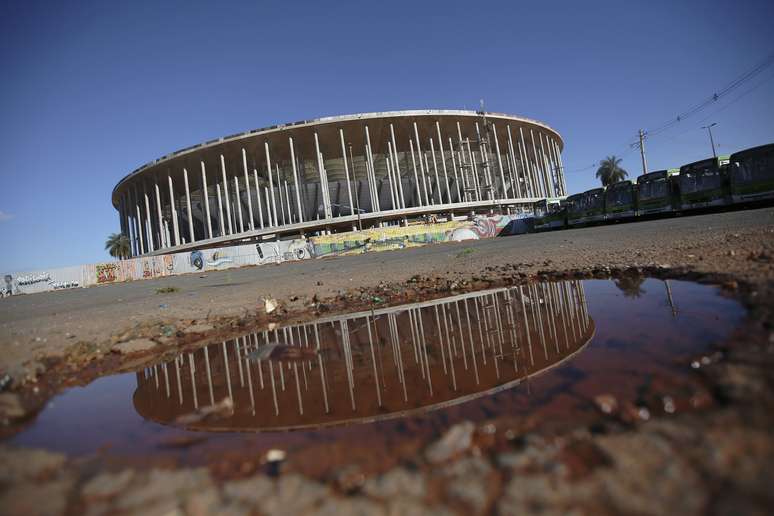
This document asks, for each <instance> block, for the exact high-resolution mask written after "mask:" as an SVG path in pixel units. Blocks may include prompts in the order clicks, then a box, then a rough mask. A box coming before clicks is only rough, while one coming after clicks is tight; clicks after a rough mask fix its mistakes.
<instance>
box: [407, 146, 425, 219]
mask: <svg viewBox="0 0 774 516" xmlns="http://www.w3.org/2000/svg"><path fill="white" fill-rule="evenodd" d="M409 148H410V149H411V164H412V166H413V168H414V184H415V185H416V189H417V199H418V200H419V205H420V206H425V205H427V188H425V201H424V202H423V201H422V185H420V184H419V176H417V160H416V159H415V158H414V141H413V140H412V139H411V138H409ZM419 166H420V168H421V167H422V159H421V158H420V159H419Z"/></svg>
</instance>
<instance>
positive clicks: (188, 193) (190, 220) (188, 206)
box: [183, 168, 196, 242]
mask: <svg viewBox="0 0 774 516" xmlns="http://www.w3.org/2000/svg"><path fill="white" fill-rule="evenodd" d="M183 185H184V186H185V207H186V213H188V235H189V236H188V238H190V239H191V242H196V235H195V234H194V223H193V215H192V214H191V190H190V189H189V188H188V170H187V169H185V168H183Z"/></svg>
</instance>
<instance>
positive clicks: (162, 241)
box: [153, 178, 170, 248]
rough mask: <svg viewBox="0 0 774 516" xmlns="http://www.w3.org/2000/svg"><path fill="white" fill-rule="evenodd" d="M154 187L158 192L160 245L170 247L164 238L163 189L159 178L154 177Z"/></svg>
mask: <svg viewBox="0 0 774 516" xmlns="http://www.w3.org/2000/svg"><path fill="white" fill-rule="evenodd" d="M153 189H154V191H155V192H156V214H157V215H158V219H157V220H158V227H159V233H158V235H159V240H158V242H159V247H160V248H164V247H169V245H170V243H169V242H167V241H166V239H165V238H164V231H163V229H162V227H161V226H162V221H163V220H164V217H163V216H162V212H161V210H162V202H161V191H160V190H159V182H158V179H157V178H154V179H153Z"/></svg>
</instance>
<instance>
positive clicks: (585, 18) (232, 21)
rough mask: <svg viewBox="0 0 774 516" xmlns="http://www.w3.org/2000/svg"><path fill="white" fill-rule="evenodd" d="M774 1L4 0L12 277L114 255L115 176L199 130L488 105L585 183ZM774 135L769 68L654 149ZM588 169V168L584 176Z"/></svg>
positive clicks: (696, 148)
mask: <svg viewBox="0 0 774 516" xmlns="http://www.w3.org/2000/svg"><path fill="white" fill-rule="evenodd" d="M772 19H774V3H772V2H771V1H770V0H763V1H757V2H756V1H738V2H730V1H729V2H717V1H696V2H688V1H687V2H660V1H657V2H640V3H637V4H635V3H634V2H620V1H616V2H612V1H611V2H594V1H589V2H577V1H572V2H561V1H560V2H512V1H511V2H503V3H498V2H493V1H490V2H484V3H475V2H470V1H466V2H459V3H457V2H453V1H449V0H446V1H443V2H417V1H413V2H405V3H404V2H400V1H394V2H388V3H373V4H371V3H363V2H308V3H306V2H303V3H302V2H296V3H294V2H289V1H285V2H276V3H270V2H250V3H244V4H238V3H233V4H229V3H227V2H222V3H215V2H172V1H169V2H148V3H144V2H123V3H120V4H119V3H116V2H95V3H93V4H90V3H89V2H85V1H82V2H64V3H63V2H51V3H50V4H49V3H46V2H42V1H41V2H22V1H18V2H3V3H2V6H0V64H1V65H2V69H3V70H4V73H3V77H4V79H3V80H2V81H0V113H1V114H2V116H0V156H2V166H0V178H1V179H2V182H1V183H0V184H1V185H2V186H0V192H2V194H3V195H2V196H0V242H2V250H3V252H2V253H0V271H19V270H29V269H40V268H44V267H54V266H62V265H70V264H77V263H86V262H94V261H99V260H102V259H105V258H106V257H107V254H106V253H105V251H104V249H103V246H104V241H105V237H106V236H107V235H108V234H109V233H111V232H113V231H118V229H119V224H118V217H117V215H116V212H115V211H114V209H113V208H112V206H111V204H110V192H111V190H112V188H113V186H114V185H115V183H116V182H117V181H118V180H119V179H120V178H122V177H123V176H124V175H125V174H126V173H128V172H129V171H131V170H133V169H135V168H136V167H137V166H139V165H141V164H143V163H145V162H147V161H150V160H152V159H155V158H157V157H159V156H162V155H164V154H167V153H168V152H170V151H173V150H177V149H179V148H182V147H186V146H189V145H192V144H195V143H199V142H202V141H204V140H208V139H211V138H215V137H219V136H224V135H227V134H233V133H236V132H240V131H244V130H249V129H254V128H258V127H263V126H267V125H273V124H275V123H282V122H292V121H296V120H302V119H308V118H313V117H318V116H326V115H335V114H347V113H356V112H363V111H383V110H396V109H421V108H452V109H454V108H468V109H475V108H477V107H478V101H479V99H480V98H483V99H485V101H486V107H487V109H488V110H490V111H499V112H506V113H512V114H518V115H524V116H528V117H532V118H536V119H538V120H542V121H545V122H547V123H549V124H550V125H552V126H553V127H555V128H556V129H557V130H558V131H559V132H560V133H561V134H562V136H563V137H564V140H565V143H566V147H565V150H564V154H563V157H564V163H565V167H566V168H567V171H568V172H567V183H568V188H569V189H570V191H571V192H575V191H582V190H586V189H588V188H590V187H592V186H595V185H596V180H595V179H594V169H593V168H589V165H591V164H594V163H596V162H598V161H599V160H600V159H602V158H604V157H605V156H606V155H608V154H613V153H615V154H618V155H624V162H623V165H624V168H626V169H628V170H629V172H630V175H633V176H635V175H637V174H638V173H639V171H640V163H639V155H638V153H637V152H636V151H635V150H631V149H630V148H629V147H628V146H627V143H629V142H631V141H634V140H635V138H636V133H637V130H638V129H640V128H644V129H647V128H649V127H655V126H658V125H659V124H660V123H662V122H663V121H665V120H668V119H670V118H672V117H674V116H676V115H677V114H678V113H680V112H681V111H684V110H685V109H687V108H689V107H690V106H692V105H694V104H696V103H697V102H699V101H701V100H702V99H704V98H705V97H707V96H709V95H712V93H714V92H715V91H717V90H719V89H720V88H722V87H723V86H725V85H726V84H727V83H728V82H729V81H731V80H732V79H734V78H735V77H737V76H739V75H740V74H742V73H744V72H745V71H747V70H748V69H750V68H752V67H753V66H755V64H756V63H758V62H760V61H761V60H763V59H764V58H765V57H766V56H767V55H769V54H771V53H772V52H773V51H774V30H772V26H771V20H772ZM708 122H717V123H718V126H717V127H716V128H715V131H714V133H715V137H716V142H717V144H718V149H719V151H720V152H722V153H729V152H733V151H734V150H737V149H740V148H745V147H750V146H753V145H758V144H762V143H768V142H771V141H774V67H770V68H769V69H767V70H766V71H765V72H764V73H762V74H761V75H760V76H758V77H757V78H756V79H754V80H752V81H750V82H749V83H747V84H745V85H744V86H742V87H741V88H739V89H738V90H736V91H735V92H734V93H732V94H730V95H729V96H728V97H727V98H726V99H721V101H719V102H718V103H717V104H715V105H713V106H711V107H710V108H708V109H706V110H704V111H703V112H702V113H700V114H698V115H696V116H694V117H692V118H690V119H688V120H686V121H684V122H681V124H680V125H679V126H678V127H676V128H674V129H672V130H670V131H668V132H666V133H664V134H663V135H660V136H658V137H654V138H653V139H652V140H649V141H648V142H647V143H646V149H647V151H648V164H649V168H650V169H652V170H655V169H659V168H666V167H672V166H679V165H680V164H682V163H686V162H689V161H693V160H695V159H699V158H702V157H705V156H707V155H709V154H710V153H711V150H710V147H709V142H708V138H707V135H706V131H702V130H701V129H700V126H702V125H706V124H707V123H708ZM580 169H585V170H580Z"/></svg>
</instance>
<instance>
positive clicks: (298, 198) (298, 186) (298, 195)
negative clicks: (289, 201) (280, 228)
mask: <svg viewBox="0 0 774 516" xmlns="http://www.w3.org/2000/svg"><path fill="white" fill-rule="evenodd" d="M288 141H289V142H290V161H291V162H292V163H293V184H294V185H295V189H296V209H298V215H297V216H296V221H297V222H303V221H304V215H303V212H302V211H301V183H299V182H298V170H297V169H296V151H295V149H294V148H293V138H292V137H290V138H288Z"/></svg>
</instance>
